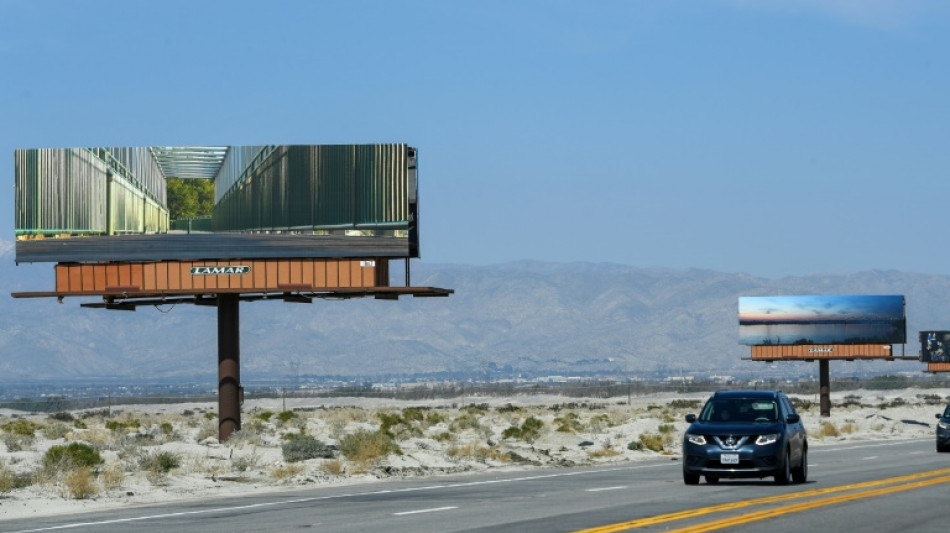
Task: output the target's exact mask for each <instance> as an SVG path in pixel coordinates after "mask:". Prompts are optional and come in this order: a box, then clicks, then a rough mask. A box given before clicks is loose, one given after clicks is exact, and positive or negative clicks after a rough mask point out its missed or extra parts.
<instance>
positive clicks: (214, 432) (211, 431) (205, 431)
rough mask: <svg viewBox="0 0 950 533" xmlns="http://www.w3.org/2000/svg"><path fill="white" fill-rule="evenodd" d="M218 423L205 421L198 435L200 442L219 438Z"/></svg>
mask: <svg viewBox="0 0 950 533" xmlns="http://www.w3.org/2000/svg"><path fill="white" fill-rule="evenodd" d="M218 432H219V430H218V423H217V421H215V420H205V422H204V423H203V424H201V427H200V428H199V429H198V435H197V436H196V438H197V439H198V442H201V441H203V440H205V439H207V438H209V437H215V438H217V437H218Z"/></svg>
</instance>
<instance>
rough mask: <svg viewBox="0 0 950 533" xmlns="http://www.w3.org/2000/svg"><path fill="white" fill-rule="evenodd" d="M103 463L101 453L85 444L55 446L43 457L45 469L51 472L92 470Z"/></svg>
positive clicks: (75, 443)
mask: <svg viewBox="0 0 950 533" xmlns="http://www.w3.org/2000/svg"><path fill="white" fill-rule="evenodd" d="M101 462H102V456H101V455H100V454H99V451H98V450H96V449H95V448H93V447H92V446H90V445H88V444H86V443H84V442H71V443H69V444H68V445H66V446H53V447H51V448H50V449H48V450H46V454H45V455H44V456H43V468H44V469H45V470H47V471H50V472H55V471H65V470H76V469H79V468H83V467H86V468H92V467H94V466H96V465H98V464H99V463H101Z"/></svg>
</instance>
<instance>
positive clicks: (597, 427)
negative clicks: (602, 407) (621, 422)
mask: <svg viewBox="0 0 950 533" xmlns="http://www.w3.org/2000/svg"><path fill="white" fill-rule="evenodd" d="M589 424H590V430H591V431H593V432H594V433H600V432H601V431H604V430H605V429H606V428H609V427H610V426H611V425H612V422H611V421H610V415H608V414H606V413H601V414H599V415H597V416H593V417H591V419H590V422H589Z"/></svg>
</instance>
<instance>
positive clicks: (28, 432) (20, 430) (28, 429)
mask: <svg viewBox="0 0 950 533" xmlns="http://www.w3.org/2000/svg"><path fill="white" fill-rule="evenodd" d="M42 427H43V426H41V425H39V424H37V423H36V422H32V421H30V420H26V419H24V418H18V419H16V420H11V421H9V422H4V423H3V425H0V429H2V430H3V431H5V432H7V433H10V434H12V435H17V436H20V437H29V438H31V439H32V438H34V437H36V431H37V430H38V429H41V428H42Z"/></svg>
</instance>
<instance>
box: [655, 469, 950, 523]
mask: <svg viewBox="0 0 950 533" xmlns="http://www.w3.org/2000/svg"><path fill="white" fill-rule="evenodd" d="M947 482H950V476H944V477H938V478H933V479H926V480H921V481H915V482H912V483H907V484H905V485H897V486H894V487H884V488H881V489H873V490H868V491H863V492H856V493H852V494H843V495H841V496H832V497H830V498H824V499H821V500H815V501H810V502H802V503H796V504H793V505H786V506H784V507H778V508H776V509H769V510H765V511H757V512H754V513H746V514H744V515H739V516H733V517H730V518H723V519H722V520H716V521H714V522H706V523H705V524H697V525H695V526H690V527H684V528H681V529H674V530H671V531H670V532H669V533H700V532H703V531H713V530H716V529H722V528H724V527H729V526H736V525H739V524H747V523H749V522H755V521H757V520H765V519H766V518H773V517H776V516H782V515H785V514H790V513H797V512H800V511H807V510H809V509H814V508H816V507H824V506H826V505H834V504H836V503H844V502H849V501H853V500H860V499H862V498H873V497H875V496H883V495H885V494H893V493H895V492H902V491H905V490H911V489H919V488H921V487H927V486H930V485H936V484H938V483H947Z"/></svg>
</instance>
